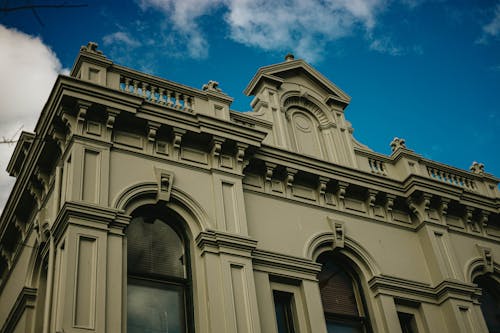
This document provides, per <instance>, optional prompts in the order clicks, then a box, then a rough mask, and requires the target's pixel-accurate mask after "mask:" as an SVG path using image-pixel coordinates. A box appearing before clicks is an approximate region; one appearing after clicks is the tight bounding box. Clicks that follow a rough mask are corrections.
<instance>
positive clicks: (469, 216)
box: [465, 206, 478, 231]
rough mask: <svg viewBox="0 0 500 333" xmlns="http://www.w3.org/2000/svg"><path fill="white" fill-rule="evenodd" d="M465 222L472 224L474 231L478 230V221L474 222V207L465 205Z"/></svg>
mask: <svg viewBox="0 0 500 333" xmlns="http://www.w3.org/2000/svg"><path fill="white" fill-rule="evenodd" d="M465 222H466V224H467V225H468V226H470V228H471V230H472V231H478V230H477V226H476V223H475V222H474V208H473V207H470V206H465Z"/></svg>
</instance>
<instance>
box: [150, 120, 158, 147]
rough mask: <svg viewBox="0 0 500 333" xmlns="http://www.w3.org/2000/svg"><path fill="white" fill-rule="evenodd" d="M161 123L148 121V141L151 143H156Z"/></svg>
mask: <svg viewBox="0 0 500 333" xmlns="http://www.w3.org/2000/svg"><path fill="white" fill-rule="evenodd" d="M160 126H161V124H160V123H157V122H154V121H148V141H149V142H151V143H154V142H155V141H156V134H157V133H158V130H159V129H160Z"/></svg>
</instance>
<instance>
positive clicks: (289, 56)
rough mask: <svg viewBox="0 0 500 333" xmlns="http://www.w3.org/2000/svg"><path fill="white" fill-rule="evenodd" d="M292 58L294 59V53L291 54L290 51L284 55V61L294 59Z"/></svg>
mask: <svg viewBox="0 0 500 333" xmlns="http://www.w3.org/2000/svg"><path fill="white" fill-rule="evenodd" d="M294 59H295V57H294V55H293V54H291V53H288V54H287V55H286V56H285V61H292V60H294Z"/></svg>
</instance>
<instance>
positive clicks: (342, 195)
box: [337, 182, 349, 200]
mask: <svg viewBox="0 0 500 333" xmlns="http://www.w3.org/2000/svg"><path fill="white" fill-rule="evenodd" d="M338 186H339V189H338V192H337V194H338V196H339V199H340V200H344V199H345V194H346V192H347V187H349V183H346V182H339V183H338Z"/></svg>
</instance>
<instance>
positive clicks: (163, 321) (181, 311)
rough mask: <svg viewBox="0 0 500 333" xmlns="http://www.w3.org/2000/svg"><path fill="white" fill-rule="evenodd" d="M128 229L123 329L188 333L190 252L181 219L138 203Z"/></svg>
mask: <svg viewBox="0 0 500 333" xmlns="http://www.w3.org/2000/svg"><path fill="white" fill-rule="evenodd" d="M133 216H134V217H133V219H132V221H131V222H130V225H129V227H128V230H127V270H128V274H127V332H128V333H139V332H140V333H143V332H148V333H167V332H168V333H187V332H191V330H189V329H188V323H189V322H190V321H191V320H190V318H192V316H191V312H190V310H189V311H188V308H190V306H189V304H190V271H189V264H188V263H189V253H188V247H187V244H186V237H185V234H184V233H183V232H182V231H183V230H182V228H181V225H180V221H179V220H180V218H179V217H178V216H176V215H175V214H173V213H172V212H170V211H167V210H161V211H160V210H157V209H154V207H150V206H148V207H142V208H141V209H139V210H136V211H135V212H134V214H133Z"/></svg>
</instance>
